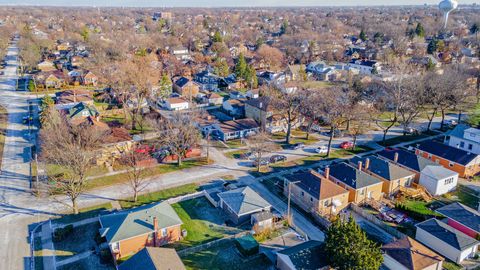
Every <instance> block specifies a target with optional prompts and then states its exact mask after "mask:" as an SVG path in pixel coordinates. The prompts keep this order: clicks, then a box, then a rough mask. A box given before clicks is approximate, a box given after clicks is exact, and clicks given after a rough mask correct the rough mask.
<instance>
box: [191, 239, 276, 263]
mask: <svg viewBox="0 0 480 270" xmlns="http://www.w3.org/2000/svg"><path fill="white" fill-rule="evenodd" d="M182 261H183V263H184V264H185V266H186V267H187V269H188V270H190V269H192V270H193V269H196V270H197V269H198V270H224V269H228V270H243V269H249V270H264V269H270V268H271V267H272V266H273V265H272V263H271V262H270V261H269V260H268V259H267V257H266V256H265V255H259V256H253V257H247V258H242V257H241V256H240V255H239V251H238V250H237V248H236V247H235V245H234V243H233V241H226V242H225V243H222V244H221V245H219V246H216V247H212V248H209V249H206V250H202V251H200V252H196V253H193V254H190V255H188V256H186V257H183V258H182Z"/></svg>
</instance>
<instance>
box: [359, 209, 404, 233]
mask: <svg viewBox="0 0 480 270" xmlns="http://www.w3.org/2000/svg"><path fill="white" fill-rule="evenodd" d="M350 208H351V209H352V211H353V212H355V213H357V214H358V215H360V216H361V217H363V218H364V219H366V220H368V221H370V222H371V223H373V224H375V225H377V226H378V227H380V228H381V229H382V230H384V231H385V232H387V233H389V234H390V235H392V236H394V237H395V238H397V239H401V238H404V237H407V235H405V234H403V233H401V232H400V231H398V230H396V229H395V228H392V227H390V226H388V225H387V224H385V223H384V222H383V221H381V220H380V219H378V218H377V217H376V216H375V215H372V214H370V213H367V212H366V211H365V210H363V209H362V208H361V207H359V206H358V205H355V204H353V203H351V204H350Z"/></svg>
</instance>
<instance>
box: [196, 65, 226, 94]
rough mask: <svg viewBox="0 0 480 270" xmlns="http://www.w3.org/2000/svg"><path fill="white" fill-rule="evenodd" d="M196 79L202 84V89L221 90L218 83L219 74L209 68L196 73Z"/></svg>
mask: <svg viewBox="0 0 480 270" xmlns="http://www.w3.org/2000/svg"><path fill="white" fill-rule="evenodd" d="M194 80H195V82H196V83H197V84H198V85H199V86H200V90H204V91H214V92H218V91H220V88H219V85H218V82H219V80H220V78H219V77H218V76H217V75H215V74H213V73H211V72H210V70H208V69H207V70H204V71H202V72H200V73H197V74H195V76H194Z"/></svg>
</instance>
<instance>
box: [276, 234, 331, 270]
mask: <svg viewBox="0 0 480 270" xmlns="http://www.w3.org/2000/svg"><path fill="white" fill-rule="evenodd" d="M327 258H328V255H327V254H326V253H325V248H324V245H323V242H320V241H315V240H310V241H307V242H303V243H301V244H298V245H296V246H293V247H289V248H286V249H284V250H280V251H278V252H277V263H276V267H277V269H279V270H301V269H315V270H328V269H330V266H329V264H328V260H327Z"/></svg>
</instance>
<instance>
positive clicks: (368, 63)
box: [350, 59, 377, 67]
mask: <svg viewBox="0 0 480 270" xmlns="http://www.w3.org/2000/svg"><path fill="white" fill-rule="evenodd" d="M356 61H358V59H353V60H351V61H350V63H351V64H356V65H358V64H360V65H362V66H368V67H373V66H374V65H375V64H376V63H377V61H372V60H360V63H356Z"/></svg>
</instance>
